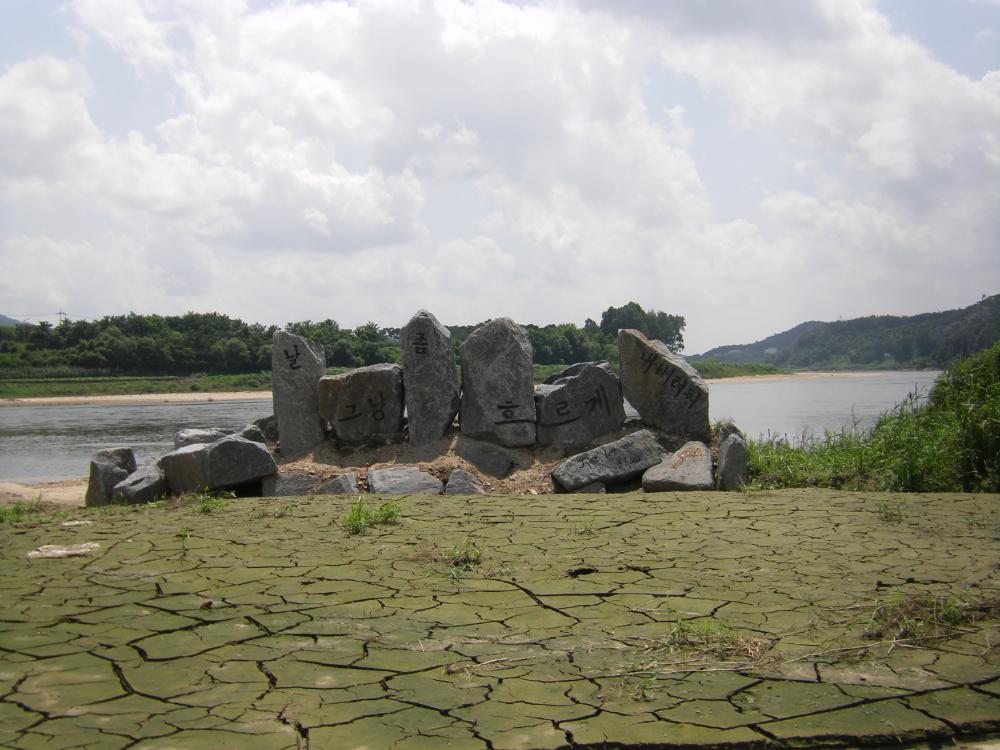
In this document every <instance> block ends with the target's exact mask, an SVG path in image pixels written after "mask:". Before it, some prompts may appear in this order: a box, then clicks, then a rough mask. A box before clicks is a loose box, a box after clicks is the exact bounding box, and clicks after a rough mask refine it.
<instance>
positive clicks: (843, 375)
mask: <svg viewBox="0 0 1000 750" xmlns="http://www.w3.org/2000/svg"><path fill="white" fill-rule="evenodd" d="M884 372H885V370H862V371H835V372H787V373H779V374H774V375H739V376H737V377H733V378H706V380H705V382H706V383H708V384H709V385H711V384H713V383H762V382H764V383H767V382H774V381H781V380H820V379H824V378H831V379H838V380H848V379H857V378H870V377H875V376H876V375H881V374H883V373H884ZM254 399H259V400H270V399H271V391H208V392H201V393H133V394H119V395H112V396H40V397H37V398H5V399H0V407H3V406H78V405H98V404H183V403H200V402H211V401H248V400H254Z"/></svg>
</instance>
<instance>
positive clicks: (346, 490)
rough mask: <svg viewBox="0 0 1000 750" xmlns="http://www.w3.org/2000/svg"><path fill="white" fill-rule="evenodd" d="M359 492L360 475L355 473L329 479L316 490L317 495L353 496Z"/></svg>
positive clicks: (349, 472)
mask: <svg viewBox="0 0 1000 750" xmlns="http://www.w3.org/2000/svg"><path fill="white" fill-rule="evenodd" d="M357 491H358V474H357V472H354V471H348V472H345V473H343V474H341V475H339V476H336V477H334V478H333V479H329V480H327V481H326V482H323V484H321V485H320V486H319V487H317V488H316V494H317V495H353V494H354V493H355V492H357Z"/></svg>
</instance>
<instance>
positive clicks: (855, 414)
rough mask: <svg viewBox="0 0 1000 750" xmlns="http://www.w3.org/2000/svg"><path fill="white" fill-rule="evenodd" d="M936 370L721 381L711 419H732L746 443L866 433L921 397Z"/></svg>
mask: <svg viewBox="0 0 1000 750" xmlns="http://www.w3.org/2000/svg"><path fill="white" fill-rule="evenodd" d="M940 374H941V373H940V372H939V371H926V372H878V373H859V374H856V375H852V376H850V377H844V376H837V375H830V376H818V377H798V378H797V377H789V378H780V379H776V380H757V381H750V382H744V381H733V382H727V381H721V382H718V383H712V384H711V385H710V386H709V410H710V415H711V419H712V421H713V422H714V421H715V420H718V419H721V418H722V417H732V418H733V419H735V420H736V424H737V426H738V427H739V428H740V429H741V430H743V432H744V434H745V435H746V436H747V437H749V438H751V439H755V440H756V439H759V438H761V437H766V436H767V435H768V433H770V434H771V435H772V436H778V437H785V436H787V439H788V440H789V441H792V442H794V443H796V444H797V443H799V442H801V440H802V438H803V437H804V436H810V435H816V436H822V435H823V434H824V433H825V432H826V431H827V430H829V431H831V432H840V431H841V430H843V429H852V428H854V427H857V428H858V429H865V428H868V427H871V426H872V425H873V424H874V423H875V420H876V419H878V417H879V416H880V415H881V414H882V413H883V412H885V411H888V410H889V409H891V408H893V407H894V406H896V405H897V404H899V403H901V402H903V401H904V400H905V399H906V397H907V396H908V395H909V394H911V393H915V394H917V396H918V397H921V398H926V397H927V394H928V393H929V392H930V389H931V386H933V385H934V381H935V380H936V379H937V377H938V375H940Z"/></svg>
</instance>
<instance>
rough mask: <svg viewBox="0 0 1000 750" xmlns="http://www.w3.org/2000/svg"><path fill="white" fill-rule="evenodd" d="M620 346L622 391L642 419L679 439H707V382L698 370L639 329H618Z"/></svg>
mask: <svg viewBox="0 0 1000 750" xmlns="http://www.w3.org/2000/svg"><path fill="white" fill-rule="evenodd" d="M618 350H619V352H620V354H621V382H622V391H623V393H624V394H625V398H626V399H627V400H628V401H629V403H631V404H632V406H634V407H635V408H636V410H637V411H638V412H639V416H640V417H641V418H642V421H643V422H644V423H645V424H648V425H650V426H652V427H656V428H658V429H659V430H660V431H661V432H663V433H665V434H666V435H667V436H669V437H670V438H672V439H675V440H677V442H678V443H680V442H686V441H689V440H698V441H701V442H708V441H709V440H710V438H711V429H710V427H709V422H708V386H707V385H705V381H704V380H702V379H701V376H700V375H699V374H698V373H697V371H696V370H695V369H694V368H693V367H691V365H689V364H688V363H687V362H685V361H684V359H683V358H681V357H678V356H677V355H676V354H674V353H673V352H671V351H670V350H669V349H667V347H666V346H665V345H664V344H662V343H661V342H659V341H650V340H649V339H647V338H646V337H645V336H643V335H642V333H640V332H639V331H634V330H631V329H623V330H621V331H619V332H618Z"/></svg>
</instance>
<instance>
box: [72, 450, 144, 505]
mask: <svg viewBox="0 0 1000 750" xmlns="http://www.w3.org/2000/svg"><path fill="white" fill-rule="evenodd" d="M135 470H136V463H135V451H133V450H132V449H131V448H104V449H103V450H99V451H97V453H95V454H94V456H93V458H92V459H91V461H90V478H89V479H88V481H87V494H86V496H85V498H84V503H85V504H86V505H87V507H88V508H89V507H92V506H95V505H107V504H108V503H110V502H111V501H112V499H113V493H114V488H115V485H117V484H118V483H119V482H121V481H123V480H125V479H126V478H128V476H129V475H130V474H132V473H133V472H134V471H135Z"/></svg>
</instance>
